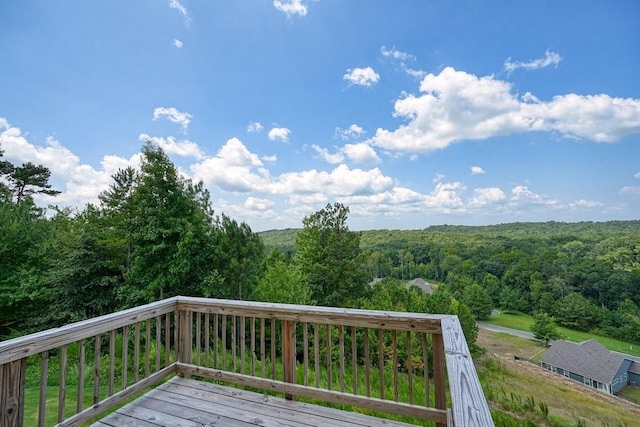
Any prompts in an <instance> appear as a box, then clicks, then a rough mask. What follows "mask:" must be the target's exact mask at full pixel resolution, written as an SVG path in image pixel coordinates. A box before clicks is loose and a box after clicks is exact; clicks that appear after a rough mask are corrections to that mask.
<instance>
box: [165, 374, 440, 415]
mask: <svg viewBox="0 0 640 427" xmlns="http://www.w3.org/2000/svg"><path fill="white" fill-rule="evenodd" d="M176 370H177V372H179V373H184V374H188V375H197V376H203V377H208V378H212V379H216V380H221V381H229V382H232V383H235V384H238V385H241V386H248V387H257V388H262V389H267V390H272V391H277V392H279V393H285V394H286V393H289V394H294V395H299V396H304V397H309V398H312V399H320V400H323V401H325V402H331V403H339V404H344V405H351V406H358V407H361V408H365V409H371V410H376V411H383V412H388V413H392V414H398V415H405V416H409V417H415V418H420V419H425V420H433V421H435V422H437V423H444V424H446V422H447V411H446V410H444V409H435V408H425V407H422V406H417V405H409V404H407V403H403V402H393V401H389V400H382V399H378V398H373V397H370V398H367V397H364V396H356V395H353V394H349V393H341V392H339V391H333V390H325V389H321V388H315V387H308V386H304V385H300V384H289V383H285V382H283V381H277V380H272V379H268V378H256V377H251V376H249V375H243V374H238V373H233V372H228V371H221V370H216V369H209V368H203V367H199V366H195V365H185V364H183V363H180V362H178V363H176Z"/></svg>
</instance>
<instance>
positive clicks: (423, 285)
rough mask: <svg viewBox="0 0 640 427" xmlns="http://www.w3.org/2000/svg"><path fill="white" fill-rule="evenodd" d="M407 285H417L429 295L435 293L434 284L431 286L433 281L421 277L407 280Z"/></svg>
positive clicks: (408, 287)
mask: <svg viewBox="0 0 640 427" xmlns="http://www.w3.org/2000/svg"><path fill="white" fill-rule="evenodd" d="M405 286H406V287H407V289H411V287H412V286H417V287H418V288H420V289H421V290H422V292H425V293H427V294H429V295H431V294H432V293H433V286H431V283H428V282H427V281H425V280H424V279H422V278H420V277H418V278H416V279H413V280H411V281H410V282H407V284H406V285H405Z"/></svg>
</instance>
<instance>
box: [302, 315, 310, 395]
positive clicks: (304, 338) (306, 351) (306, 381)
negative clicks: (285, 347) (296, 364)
mask: <svg viewBox="0 0 640 427" xmlns="http://www.w3.org/2000/svg"><path fill="white" fill-rule="evenodd" d="M302 348H303V350H302V353H303V357H302V359H303V364H304V385H309V342H308V332H307V322H303V323H302Z"/></svg>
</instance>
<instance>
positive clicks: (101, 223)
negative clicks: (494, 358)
mask: <svg viewBox="0 0 640 427" xmlns="http://www.w3.org/2000/svg"><path fill="white" fill-rule="evenodd" d="M0 148H1V147H0ZM1 154H2V152H1V151H0V337H2V338H6V337H10V336H16V335H21V334H25V333H29V332H32V331H35V330H41V329H45V328H50V327H56V326H60V325H62V324H65V323H69V322H73V321H77V320H82V319H85V318H88V317H93V316H97V315H101V314H105V313H109V312H113V311H116V310H119V309H123V308H127V307H131V306H135V305H139V304H141V303H146V302H151V301H155V300H158V299H161V298H165V297H168V296H173V295H191V296H206V297H217V298H232V299H255V300H261V301H270V302H286V303H296V304H318V305H328V306H342V307H362V308H372V309H384V310H401V311H402V310H408V311H416V312H431V313H448V314H457V315H458V316H459V317H460V319H461V323H462V324H463V328H464V329H465V335H466V336H467V340H468V341H469V343H470V344H472V345H473V342H474V341H475V337H476V329H475V319H482V318H485V317H487V316H489V314H490V312H491V309H492V308H501V309H503V310H507V311H522V312H527V313H532V314H533V313H548V314H549V315H551V316H553V317H555V319H556V321H557V323H558V324H560V325H563V326H567V327H570V328H574V329H578V330H582V331H597V332H598V333H601V334H605V335H609V336H612V337H615V338H620V339H624V340H627V341H632V342H636V343H640V320H639V319H640V310H639V309H638V306H639V305H640V221H616V222H606V223H591V222H582V223H573V224H566V223H557V222H548V223H515V224H502V225H495V226H486V227H465V226H449V225H442V226H434V227H429V228H426V229H424V230H373V231H364V232H354V231H351V230H349V228H348V227H347V220H348V214H349V208H348V207H347V206H344V205H342V204H340V203H335V204H333V205H331V204H329V205H327V206H326V207H325V208H324V209H321V210H319V211H318V212H315V213H313V214H311V215H309V216H308V217H305V218H304V219H303V223H302V227H301V228H300V229H289V230H277V231H269V232H263V233H255V232H253V231H252V230H251V228H250V227H249V226H248V225H247V224H246V223H239V222H237V221H236V220H234V219H233V218H230V217H228V216H227V215H225V214H224V213H221V214H217V213H215V212H214V207H213V206H212V205H211V202H210V198H209V193H208V192H207V191H206V190H205V189H204V188H203V186H202V184H201V183H194V182H192V181H190V180H188V179H185V178H184V177H182V176H181V175H180V174H179V173H178V171H177V168H176V167H175V166H174V165H173V163H172V162H171V161H170V160H169V158H168V157H167V156H166V154H165V153H164V152H163V151H162V150H161V149H160V148H159V147H157V146H154V145H153V144H150V143H147V144H146V145H144V147H143V148H142V156H141V157H142V160H141V165H140V167H139V168H138V169H133V168H127V169H123V170H120V171H118V172H117V173H116V174H115V175H114V176H113V177H112V183H111V185H110V187H109V188H108V189H107V190H106V191H104V192H102V193H101V194H100V196H99V203H97V204H96V205H88V206H86V207H85V208H84V209H83V210H82V211H74V210H72V209H70V208H61V207H56V206H50V207H48V208H47V209H44V208H42V207H39V206H37V205H36V204H35V203H34V199H33V197H34V195H36V194H39V193H43V194H48V195H51V196H55V195H56V194H58V193H59V192H58V191H56V190H55V189H53V188H51V185H50V184H49V182H48V181H49V177H50V172H49V170H48V169H47V167H46V165H33V164H31V163H27V164H23V165H14V164H12V163H11V162H9V161H6V160H3V158H2V156H1ZM416 277H422V278H424V279H426V280H430V281H433V282H435V283H438V284H439V285H440V286H438V288H437V291H436V292H435V293H434V294H433V295H426V294H423V293H422V292H421V291H419V290H418V289H417V288H412V289H407V288H406V287H405V286H404V284H405V283H406V282H407V281H408V280H410V279H413V278H416ZM374 278H384V279H385V280H382V281H380V282H379V283H377V284H376V285H375V286H369V285H368V283H370V282H371V281H372V279H374Z"/></svg>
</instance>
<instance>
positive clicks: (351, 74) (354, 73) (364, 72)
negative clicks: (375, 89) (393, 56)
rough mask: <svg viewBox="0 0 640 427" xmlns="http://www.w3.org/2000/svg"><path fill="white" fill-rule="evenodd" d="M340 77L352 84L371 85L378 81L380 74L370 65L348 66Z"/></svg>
mask: <svg viewBox="0 0 640 427" xmlns="http://www.w3.org/2000/svg"><path fill="white" fill-rule="evenodd" d="M342 78H343V79H344V80H347V81H348V82H349V83H351V84H354V85H359V86H366V87H371V86H373V85H374V84H376V83H378V81H379V80H380V75H379V74H378V73H376V72H375V71H374V70H373V68H371V67H366V68H349V69H348V70H347V73H346V74H345V75H344V76H342Z"/></svg>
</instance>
